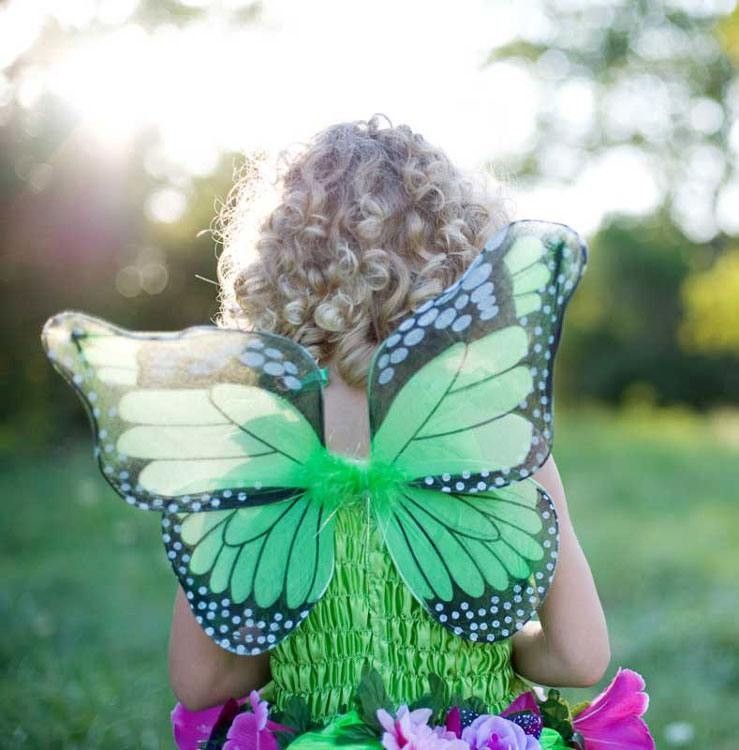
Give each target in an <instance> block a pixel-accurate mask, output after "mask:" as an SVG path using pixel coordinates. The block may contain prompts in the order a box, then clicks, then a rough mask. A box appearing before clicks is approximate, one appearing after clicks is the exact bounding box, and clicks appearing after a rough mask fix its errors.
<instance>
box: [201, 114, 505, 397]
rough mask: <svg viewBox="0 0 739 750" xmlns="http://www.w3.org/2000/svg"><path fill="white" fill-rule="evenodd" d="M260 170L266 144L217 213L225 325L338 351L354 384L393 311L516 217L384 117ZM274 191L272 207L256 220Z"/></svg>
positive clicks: (464, 262) (495, 195)
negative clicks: (272, 170) (271, 169)
mask: <svg viewBox="0 0 739 750" xmlns="http://www.w3.org/2000/svg"><path fill="white" fill-rule="evenodd" d="M380 117H384V118H385V119H386V120H387V122H388V125H389V127H386V128H381V127H380V124H381V121H380ZM264 166H265V157H264V155H263V154H262V155H259V156H256V157H252V158H250V159H247V161H246V163H245V164H244V167H243V169H242V172H241V174H240V175H239V176H238V178H237V181H236V184H235V185H234V187H233V188H232V190H231V192H230V194H229V196H228V198H227V200H226V203H225V204H224V206H223V207H222V210H221V212H220V215H219V217H218V220H217V224H216V237H217V239H219V240H220V241H221V242H222V244H223V252H222V253H221V255H220V258H219V261H218V278H219V282H220V285H221V312H220V316H219V319H218V322H219V324H221V325H226V326H229V327H235V328H242V329H252V330H259V331H271V332H274V333H279V334H281V335H283V336H288V337H290V338H292V339H294V340H296V341H298V342H300V343H301V344H302V345H303V346H305V347H306V348H307V349H308V350H309V351H310V352H311V354H312V355H313V357H314V358H315V359H316V360H317V361H318V362H319V363H321V364H326V363H328V362H329V361H330V360H332V359H334V361H335V364H336V367H337V369H338V371H339V374H340V375H341V376H342V377H343V378H344V380H346V381H347V382H349V383H351V384H352V385H362V384H363V383H364V382H365V381H366V376H367V370H368V366H369V363H370V359H371V356H372V353H373V351H374V349H375V348H376V347H377V345H378V344H379V343H380V342H381V341H382V340H383V339H384V338H386V337H387V336H388V335H389V334H390V333H391V332H392V330H393V328H394V327H395V326H396V325H397V323H398V321H399V320H400V319H401V318H403V317H404V316H406V315H407V314H408V313H410V312H411V311H412V310H414V309H415V308H416V307H418V306H419V305H421V304H423V302H425V301H426V300H428V299H431V298H433V297H435V296H437V295H438V294H440V293H441V292H442V291H443V290H444V289H445V288H446V287H447V286H449V285H450V284H451V283H453V282H454V281H455V280H456V279H457V278H458V277H459V275H460V274H461V273H462V271H464V269H465V268H466V267H467V266H468V265H469V264H470V263H471V261H472V260H473V259H474V258H475V256H476V255H477V254H478V253H479V252H480V250H481V249H482V246H483V245H484V243H485V241H486V239H487V238H488V237H489V236H490V234H491V233H492V232H493V231H495V230H496V229H498V228H500V227H501V226H503V225H504V224H505V223H507V222H508V221H509V216H508V212H507V211H506V209H505V208H504V199H502V198H501V197H500V185H497V187H496V190H491V189H490V186H489V184H488V179H487V178H485V179H484V181H482V182H481V181H480V180H475V179H473V175H472V174H465V173H463V172H462V171H461V170H460V169H458V168H457V167H455V166H454V165H453V164H452V162H451V161H450V159H449V158H448V157H447V155H446V154H445V153H444V152H443V151H442V150H441V149H439V148H436V147H435V146H432V145H431V144H429V143H428V142H427V141H426V140H424V138H423V137H422V136H421V135H419V134H418V133H414V132H413V131H412V130H411V129H410V128H409V127H408V126H407V125H398V126H396V127H393V125H392V123H391V122H390V119H389V118H387V117H386V116H384V115H380V116H378V115H373V116H372V117H371V118H370V120H369V121H362V120H359V121H355V122H346V123H339V124H336V125H332V126H330V127H328V128H326V129H325V130H323V131H321V132H320V133H318V134H317V135H315V136H314V137H313V138H312V139H311V141H310V142H309V143H308V144H306V147H305V148H304V149H302V150H301V151H300V152H299V153H297V154H295V155H292V156H291V155H289V154H288V152H287V151H283V152H281V154H280V158H279V161H278V171H277V177H276V179H274V180H272V182H271V183H269V182H268V180H267V179H266V177H265V172H266V170H265V169H264ZM280 167H282V169H280ZM477 176H478V177H485V176H484V175H482V174H479V175H477ZM270 192H271V194H272V198H273V199H276V200H277V205H276V206H273V207H272V208H271V210H270V211H269V212H268V215H267V216H266V218H262V220H261V223H259V224H257V223H256V220H258V219H259V215H260V212H259V210H257V209H258V206H259V203H260V201H265V200H267V202H269V201H268V196H269V194H270ZM254 251H255V252H256V255H254Z"/></svg>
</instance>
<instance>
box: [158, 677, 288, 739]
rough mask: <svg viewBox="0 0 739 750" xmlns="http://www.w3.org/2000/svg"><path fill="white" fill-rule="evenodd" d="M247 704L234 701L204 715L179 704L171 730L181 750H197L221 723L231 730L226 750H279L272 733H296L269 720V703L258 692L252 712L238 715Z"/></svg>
mask: <svg viewBox="0 0 739 750" xmlns="http://www.w3.org/2000/svg"><path fill="white" fill-rule="evenodd" d="M246 700H247V699H246V698H240V699H239V700H238V701H235V700H234V699H233V698H232V699H231V700H229V701H227V702H226V703H224V704H223V705H222V706H213V708H206V709H203V710H202V711H189V710H188V709H186V708H185V707H184V706H183V705H182V704H181V703H178V704H177V705H176V706H175V707H174V710H173V711H172V730H173V732H174V740H175V744H176V745H177V747H178V750H197V748H198V743H199V742H204V741H206V740H208V739H210V736H211V734H212V733H213V729H214V728H215V727H216V725H217V724H219V723H221V722H223V723H224V724H225V726H228V725H230V726H231V728H230V729H229V731H228V738H227V739H228V741H227V742H226V744H225V745H224V747H225V748H226V749H227V750H242V748H243V750H279V748H278V745H277V742H276V741H275V738H274V737H273V736H272V732H273V731H276V730H280V731H285V732H293V731H295V730H294V729H293V728H292V727H286V726H284V725H282V724H277V723H276V722H274V721H269V720H268V719H267V715H268V713H269V712H268V708H267V701H260V700H259V692H258V691H256V690H252V691H251V693H250V694H249V701H250V703H251V707H252V710H251V711H250V712H247V713H239V707H240V706H242V705H243V704H244V703H246ZM270 742H271V743H272V744H269V743H270ZM260 743H261V744H260Z"/></svg>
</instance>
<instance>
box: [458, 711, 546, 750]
mask: <svg viewBox="0 0 739 750" xmlns="http://www.w3.org/2000/svg"><path fill="white" fill-rule="evenodd" d="M462 739H463V740H464V741H466V742H467V743H468V745H469V748H470V750H540V748H541V745H540V744H539V740H537V739H536V737H534V736H533V735H530V734H526V732H524V731H523V729H521V727H520V726H518V724H516V723H514V722H512V721H509V720H508V719H504V718H503V717H502V716H493V715H492V714H482V715H481V716H478V717H477V718H476V719H475V720H474V721H473V722H472V724H470V725H469V726H468V727H465V728H464V729H463V730H462Z"/></svg>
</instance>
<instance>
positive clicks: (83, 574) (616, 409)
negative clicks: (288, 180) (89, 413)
mask: <svg viewBox="0 0 739 750" xmlns="http://www.w3.org/2000/svg"><path fill="white" fill-rule="evenodd" d="M77 5H79V7H80V8H82V7H83V6H84V8H86V10H84V12H82V11H79V13H78V14H77V16H75V17H74V18H72V20H70V18H71V16H70V15H69V8H70V7H71V4H67V5H66V6H64V5H63V4H59V3H56V4H55V3H54V2H46V3H38V4H30V3H25V4H21V3H18V2H5V3H0V29H2V30H4V32H3V31H0V42H2V43H0V258H1V261H0V283H2V294H0V320H1V321H2V342H3V349H2V358H0V378H1V379H2V380H1V382H2V389H0V414H2V419H0V462H1V463H0V468H1V469H2V475H1V477H0V490H1V491H2V497H3V501H2V502H3V504H4V508H5V509H6V514H7V515H6V519H7V520H6V522H5V523H3V524H2V530H1V531H0V539H1V540H2V542H1V545H0V573H1V576H2V578H1V579H2V581H3V586H2V591H1V592H0V608H1V609H0V611H2V615H3V622H4V625H5V627H4V628H3V635H2V637H1V638H0V665H1V668H2V677H1V678H0V679H1V681H0V706H2V711H0V716H1V717H2V718H1V719H0V736H1V737H4V738H5V739H4V740H0V745H1V744H5V742H8V744H9V745H12V746H14V747H23V746H27V747H52V746H53V747H69V748H72V747H75V748H76V747H90V748H93V747H94V748H102V747H166V746H168V743H169V739H168V731H169V730H168V726H167V710H168V707H169V706H170V705H171V703H172V700H173V698H172V695H171V693H170V692H169V690H168V687H167V682H166V665H165V652H166V638H167V628H168V619H169V616H170V602H171V599H172V595H173V591H174V581H173V580H170V577H171V575H170V573H169V572H168V568H167V566H166V560H165V558H164V555H162V554H161V550H160V548H159V542H158V539H157V534H156V531H155V528H154V527H155V523H154V522H153V519H151V518H149V517H148V516H147V515H146V514H133V513H130V512H129V509H128V508H125V507H123V506H122V505H121V507H119V506H118V505H116V503H115V502H114V500H113V498H112V497H111V492H110V491H109V490H108V489H107V486H106V485H105V484H104V482H103V481H102V479H101V478H99V477H97V475H96V474H95V471H94V468H93V464H92V462H91V461H90V458H89V446H88V443H87V441H88V436H87V434H86V431H87V426H86V424H85V422H84V417H83V415H82V414H83V413H82V410H81V409H80V408H79V405H78V403H77V402H76V400H75V399H74V397H73V396H72V394H71V393H68V392H67V389H66V387H65V386H64V385H63V384H62V383H61V381H60V379H59V378H58V377H57V376H56V375H55V374H54V373H53V372H52V370H51V368H50V367H49V366H48V364H47V362H46V360H45V358H44V356H43V353H42V351H41V348H40V346H39V341H38V333H39V330H40V328H41V325H42V324H43V321H44V320H45V319H46V318H47V317H48V316H49V315H51V314H53V313H54V312H57V311H58V310H61V309H64V308H77V309H83V310H86V311H89V312H92V313H95V314H98V315H100V316H103V317H105V318H108V319H111V320H114V321H116V322H117V323H119V324H120V325H123V326H125V327H128V328H134V329H160V330H165V329H177V328H182V327H185V326H187V325H193V324H200V323H202V322H205V321H208V320H209V319H211V318H212V316H213V315H214V313H215V311H216V306H217V299H216V288H215V287H214V286H213V285H212V284H210V283H208V282H207V281H204V280H203V279H213V278H214V277H215V257H216V252H217V247H216V246H215V245H214V242H213V238H212V236H211V234H210V233H209V232H208V228H209V227H210V225H211V222H212V220H213V218H214V216H215V213H216V211H217V208H218V205H219V202H220V201H222V200H224V199H225V196H226V194H227V192H228V190H229V188H230V186H231V184H232V179H233V171H234V168H235V167H238V165H239V164H240V158H241V157H240V155H239V152H240V151H248V150H249V149H250V148H251V147H252V144H251V143H250V141H249V138H248V132H246V135H245V137H244V141H243V143H241V144H240V145H239V148H238V149H234V148H233V147H232V146H233V144H232V145H231V147H229V146H228V144H226V145H224V144H221V146H220V147H219V148H218V149H217V150H216V151H215V152H214V155H213V156H212V158H207V159H203V160H201V162H202V163H200V164H199V165H196V167H193V160H192V159H190V161H189V162H187V160H186V163H177V161H176V160H171V159H167V158H166V157H165V156H163V154H166V149H165V150H163V146H166V145H167V143H168V142H169V141H170V140H171V138H172V135H171V133H168V132H167V131H166V130H165V129H164V128H162V127H159V126H158V125H157V123H156V122H146V123H144V124H142V125H141V126H139V127H137V128H135V129H132V130H131V132H129V133H127V136H126V138H125V140H124V141H123V143H124V145H123V146H120V144H119V146H118V147H117V148H115V149H105V148H100V147H99V146H97V145H95V142H94V141H91V139H90V127H89V123H86V121H85V114H84V112H81V111H80V110H79V108H76V107H75V106H74V104H73V103H70V101H69V100H68V99H65V97H64V96H63V95H60V93H59V91H58V90H55V89H54V87H53V86H49V85H46V84H45V81H48V79H47V78H45V73H46V72H47V71H53V70H54V69H55V66H59V65H61V62H62V61H63V60H64V59H66V58H65V55H68V54H69V53H70V51H71V52H74V51H75V50H78V49H83V48H85V46H86V45H89V44H92V43H94V42H95V41H96V40H99V39H106V38H107V37H106V36H105V35H106V34H108V33H111V32H112V31H116V30H119V29H125V28H127V27H130V26H132V25H135V26H136V28H139V29H142V30H143V32H145V33H148V34H157V33H159V32H162V30H164V31H166V33H167V34H170V35H172V36H173V37H174V36H176V35H177V34H187V33H188V30H193V29H195V30H197V29H200V28H205V27H206V26H207V24H209V23H212V22H213V18H214V17H215V16H217V20H218V22H219V23H221V24H224V23H225V24H226V25H227V26H228V27H229V28H239V27H244V28H249V29H255V30H259V29H261V28H263V27H264V28H267V27H268V26H269V11H270V7H271V5H272V4H271V3H270V2H265V3H263V4H259V3H245V2H235V1H231V2H216V3H200V2H196V1H195V0H188V2H178V1H177V0H167V2H153V1H150V2H147V1H144V0H141V1H140V2H136V0H131V1H130V2H126V3H123V4H122V5H121V4H119V5H118V6H116V7H117V8H118V10H117V11H115V12H114V11H113V10H111V8H113V6H114V4H111V3H106V2H103V1H102V0H101V1H100V2H95V1H92V0H91V2H84V3H77ZM274 5H275V6H277V5H279V3H277V2H275V3H274ZM504 5H505V4H502V3H496V2H492V3H488V4H487V6H486V7H487V8H488V10H487V11H486V12H488V13H490V14H492V16H491V17H496V16H495V14H497V13H500V14H501V17H502V14H503V13H504V12H505V8H504ZM63 7H66V8H67V10H66V11H64V12H62V8H63ZM75 7H76V6H75ZM121 7H124V8H125V9H127V10H125V12H124V11H122V10H121ZM22 8H25V10H22ZM520 9H521V10H520V13H519V14H518V15H520V19H519V20H520V23H519V24H518V26H517V27H516V28H515V30H514V32H512V33H511V34H509V38H508V39H507V40H506V41H504V42H500V41H499V42H497V43H495V44H494V43H493V42H492V41H491V43H490V45H489V48H488V50H487V52H486V54H485V55H484V56H483V58H482V62H481V68H483V69H485V70H491V71H492V70H499V69H504V70H506V71H515V72H516V75H521V76H524V75H525V76H528V77H529V78H530V79H532V80H535V81H537V82H538V84H539V85H540V86H542V87H543V89H544V90H545V95H544V96H542V97H540V98H539V99H538V100H537V107H536V110H535V113H534V115H533V119H532V126H531V128H530V129H529V130H528V131H527V133H528V134H527V135H526V137H525V138H522V139H519V140H518V141H517V142H516V147H515V148H513V147H512V148H504V147H503V146H502V145H501V147H500V148H497V147H496V148H494V149H493V153H492V154H491V155H490V157H489V158H490V164H489V166H490V167H491V168H492V169H494V171H495V172H496V174H497V175H498V176H500V177H501V178H502V179H503V180H504V182H506V183H507V184H509V185H510V186H511V189H513V190H515V191H516V192H517V194H518V195H519V196H521V197H520V198H519V201H520V206H521V207H522V209H524V210H525V213H524V212H522V211H521V210H519V212H518V213H519V216H518V217H517V218H523V217H524V216H526V215H530V216H531V215H534V213H536V214H537V217H541V218H550V219H552V220H557V221H564V222H565V223H570V224H572V225H573V226H575V228H580V225H579V224H578V223H577V221H575V220H571V219H570V216H577V215H578V214H577V211H578V210H579V206H578V195H579V196H580V197H581V198H582V200H583V205H584V199H585V197H587V196H588V195H589V194H593V193H597V194H598V195H599V196H600V199H601V200H600V204H599V205H600V210H599V211H598V212H597V213H596V214H593V218H592V220H591V221H589V222H587V221H586V222H585V229H583V230H582V231H583V232H584V233H585V234H586V238H587V240H588V244H589V247H590V265H589V268H588V272H587V274H586V276H585V278H584V280H583V282H582V285H581V287H580V288H579V290H578V293H577V294H576V295H575V297H574V300H573V303H572V305H571V308H570V310H569V312H568V317H567V321H566V326H565V334H564V336H563V341H562V347H561V350H560V355H559V357H558V362H557V375H556V384H557V408H558V412H557V415H556V419H557V431H558V441H557V449H556V450H555V455H557V460H558V464H559V465H560V470H561V472H562V474H563V477H564V479H565V485H566V488H567V492H568V498H569V501H570V504H571V505H572V508H573V515H574V518H575V522H576V528H577V529H578V533H579V536H580V539H581V542H582V544H583V546H584V548H585V550H586V552H587V554H588V557H589V560H590V561H591V565H592V567H593V570H594V573H595V576H596V580H597V582H598V585H599V590H600V591H601V595H602V598H603V601H604V605H605V607H606V610H607V614H608V618H609V626H610V629H611V637H612V645H613V654H614V660H613V665H614V668H613V669H612V670H611V672H610V673H609V675H608V677H610V676H612V673H613V671H615V667H616V666H617V665H619V664H623V665H625V666H631V667H633V668H635V669H637V670H639V671H640V672H642V673H643V674H644V675H645V677H646V678H647V686H648V689H649V690H650V694H651V695H652V706H651V708H650V712H649V714H648V717H649V719H650V726H652V728H653V731H654V733H655V736H656V738H657V741H658V745H662V744H665V745H675V746H679V745H681V744H682V745H686V746H687V745H692V744H694V743H701V744H703V745H708V746H711V747H714V748H729V747H733V745H734V744H735V740H734V737H735V736H736V735H737V732H739V723H738V720H737V716H739V711H737V708H739V663H737V654H738V653H739V641H738V640H737V639H738V637H739V636H737V631H736V627H735V622H734V620H735V613H736V611H738V609H739V589H738V587H737V582H736V576H735V575H732V565H733V563H735V560H736V555H735V548H736V544H737V540H738V539H739V533H738V532H739V529H738V528H737V525H738V522H737V515H736V512H735V510H734V508H733V505H732V503H733V501H734V499H735V496H736V491H735V490H734V487H735V486H736V479H739V477H736V476H734V475H735V474H736V467H737V465H738V464H737V461H736V456H737V450H739V418H738V417H737V404H738V403H739V368H738V367H737V364H739V362H738V359H739V239H738V235H739V218H737V217H739V176H738V175H737V154H739V125H738V124H737V112H738V111H739V78H738V76H737V66H738V65H739V10H737V7H736V5H735V4H734V3H731V2H723V3H721V2H713V3H712V2H689V1H688V0H683V1H682V2H677V1H675V2H668V1H667V0H660V1H655V2H645V1H642V2H625V1H624V2H611V3H601V2H595V3H593V2H584V1H582V2H580V1H578V0H567V1H565V0H557V1H556V2H554V1H547V0H542V1H541V2H534V1H533V0H532V1H531V2H527V3H525V4H523V5H521V6H520ZM283 11H284V8H283ZM284 12H286V13H287V14H288V15H289V14H290V13H293V12H295V13H296V12H297V9H295V10H293V9H291V8H290V7H289V6H288V7H287V10H286V11H284ZM324 12H326V8H325V7H324V6H321V5H320V4H319V5H318V6H316V23H320V22H321V13H324ZM337 12H338V11H337ZM24 13H25V14H26V15H25V16H24V15H23V14H24ZM64 13H67V15H66V16H65V15H64ZM116 13H117V15H116ZM29 14H30V15H29ZM34 14H35V15H34ZM32 16H33V18H32ZM24 19H25V20H24ZM29 19H31V20H32V21H33V23H31V21H29ZM401 22H405V21H403V20H402V19H401ZM24 23H25V26H24ZM448 23H449V27H450V29H449V33H453V32H455V33H458V34H459V33H463V32H464V31H465V30H466V24H467V23H469V19H465V16H464V13H458V12H457V11H452V10H451V9H450V10H449V11H448ZM29 24H30V25H29ZM388 24H389V21H388ZM409 28H412V27H410V26H409ZM28 29H31V31H28ZM22 32H23V33H22ZM3 33H4V36H3ZM162 33H163V32H162ZM265 33H266V32H265ZM24 34H25V36H24ZM491 36H492V30H491ZM277 39H278V40H279V34H278V35H277ZM286 47H287V45H286ZM285 54H289V53H288V51H287V49H286V50H285ZM93 59H94V58H93ZM120 64H121V66H122V72H121V76H122V78H121V80H125V76H126V74H127V70H128V67H127V66H133V65H134V61H132V60H126V59H122V60H120ZM196 64H197V60H196ZM202 64H203V65H204V64H205V63H204V62H203V63H202ZM500 66H503V67H502V68H501V67H500ZM145 72H146V71H145ZM152 72H154V71H152ZM224 75H225V73H224ZM134 93H135V92H134ZM401 93H402V92H401ZM482 93H485V94H487V93H490V94H491V95H493V94H494V92H482ZM129 95H130V92H129ZM329 95H330V94H329ZM481 95H482V94H481ZM115 97H116V92H113V96H112V97H111V101H112V102H113V103H115ZM333 98H334V99H336V98H337V96H336V94H334V95H333ZM513 104H514V102H511V105H512V106H513ZM383 106H384V105H383V103H382V102H380V104H379V106H375V101H374V100H373V101H372V107H373V108H375V109H379V110H380V111H384V110H383ZM370 114H371V111H361V112H351V113H347V114H346V115H345V119H359V118H362V119H364V118H366V117H368V116H369V115H370ZM388 114H390V115H391V117H392V116H393V113H392V112H388ZM244 118H245V121H247V119H246V118H248V108H247V109H246V110H244ZM334 119H335V118H334ZM183 124H184V123H183ZM322 124H325V123H322ZM410 124H411V125H412V126H414V127H416V128H417V129H418V130H420V131H421V132H424V127H423V123H422V122H418V123H417V124H416V123H410ZM93 127H94V123H93ZM315 129H317V128H315ZM247 131H248V129H247ZM440 145H444V144H443V143H440ZM191 147H192V148H193V149H195V150H197V142H195V141H193V143H192V144H191ZM482 156H484V154H481V157H482ZM597 168H602V171H601V172H598V171H597ZM609 170H610V171H609ZM577 180H580V182H581V183H582V185H583V186H582V187H581V192H580V193H579V194H577V193H575V194H574V197H570V198H569V199H568V200H569V201H570V202H569V203H567V202H563V200H564V199H563V198H562V195H564V191H565V190H566V189H568V188H569V187H570V186H571V185H573V184H574V183H575V182H576V181H577ZM636 195H641V196H642V197H643V200H642V201H641V203H640V204H639V205H636V202H635V200H636V199H635V198H634V196H636ZM645 196H646V197H645ZM591 197H592V196H591ZM547 211H549V212H550V214H551V215H546V212H547ZM139 516H142V517H139ZM732 561H733V563H732ZM604 684H605V681H604ZM585 694H592V691H584V693H583V695H585ZM9 738H12V742H11V741H10V740H9Z"/></svg>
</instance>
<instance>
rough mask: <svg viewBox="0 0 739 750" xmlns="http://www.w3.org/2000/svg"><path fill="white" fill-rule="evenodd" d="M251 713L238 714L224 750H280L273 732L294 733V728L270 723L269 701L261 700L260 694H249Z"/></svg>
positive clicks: (253, 691) (255, 692)
mask: <svg viewBox="0 0 739 750" xmlns="http://www.w3.org/2000/svg"><path fill="white" fill-rule="evenodd" d="M249 702H250V703H251V708H252V710H251V711H245V712H242V713H240V714H237V716H236V718H235V719H234V720H233V724H231V728H230V729H229V730H228V735H227V736H226V744H225V745H224V746H223V750H280V746H279V745H278V744H277V740H276V739H275V738H274V735H273V734H272V732H274V731H278V730H279V731H283V732H294V731H295V729H294V728H293V727H287V726H285V725H284V724H278V723H277V722H274V721H270V720H269V718H268V716H269V708H268V704H267V701H260V700H259V693H258V692H257V691H256V690H252V691H251V693H249Z"/></svg>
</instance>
